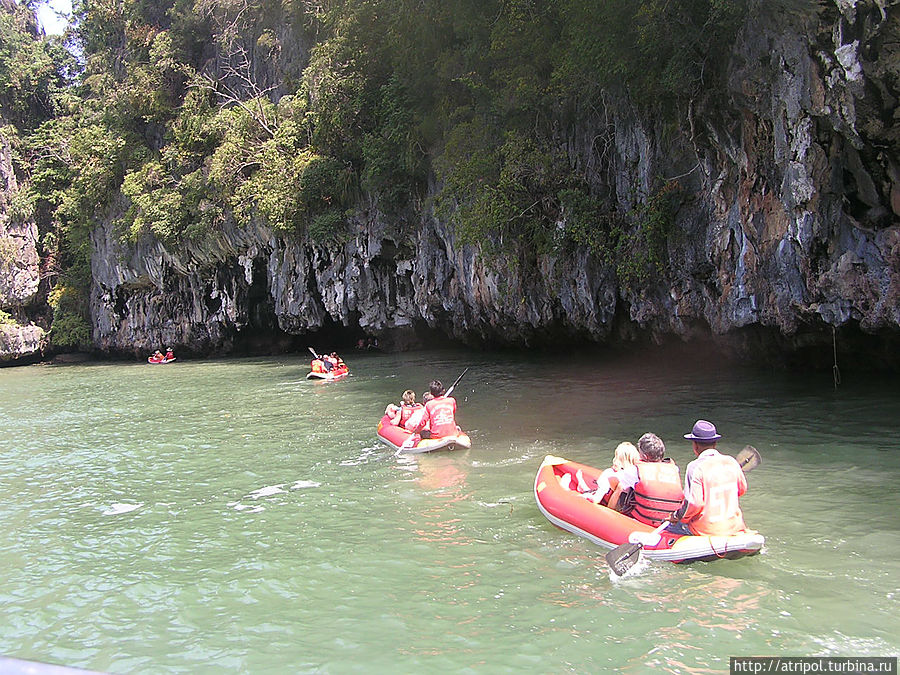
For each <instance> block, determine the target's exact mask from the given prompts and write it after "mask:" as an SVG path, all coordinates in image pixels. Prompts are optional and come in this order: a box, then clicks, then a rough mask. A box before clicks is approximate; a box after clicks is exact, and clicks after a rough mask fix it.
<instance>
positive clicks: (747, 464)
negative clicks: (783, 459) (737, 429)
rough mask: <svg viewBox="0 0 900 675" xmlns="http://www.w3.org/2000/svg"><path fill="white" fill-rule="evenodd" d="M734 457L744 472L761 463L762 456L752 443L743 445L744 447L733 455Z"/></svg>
mask: <svg viewBox="0 0 900 675" xmlns="http://www.w3.org/2000/svg"><path fill="white" fill-rule="evenodd" d="M734 458H735V459H736V460H737V463H738V464H740V465H741V469H743V470H744V473H747V472H748V471H752V470H753V469H755V468H756V467H758V466H759V465H760V464H762V456H760V454H759V450H757V449H756V448H754V447H753V446H752V445H745V446H744V449H743V450H741V451H740V452H739V453H738V454H737V455H735V457H734Z"/></svg>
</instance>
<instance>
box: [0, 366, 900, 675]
mask: <svg viewBox="0 0 900 675" xmlns="http://www.w3.org/2000/svg"><path fill="white" fill-rule="evenodd" d="M345 358H346V360H347V362H348V364H349V366H350V369H351V376H350V377H349V378H347V379H345V380H343V381H340V382H334V383H326V382H311V381H307V380H305V379H304V375H305V373H306V372H307V371H308V365H309V362H308V357H305V356H303V355H297V356H290V357H273V358H265V359H241V360H223V361H196V362H191V361H177V362H175V363H173V364H170V365H166V366H150V365H145V364H87V365H67V366H49V365H42V366H31V367H24V368H14V369H4V370H0V438H2V439H3V450H2V452H0V616H2V622H0V654H2V655H6V656H13V657H18V658H22V659H32V660H36V661H43V662H50V663H58V664H65V665H69V666H76V667H80V668H88V669H94V670H101V671H106V672H112V673H205V672H208V673H213V672H216V673H218V672H248V673H285V672H319V673H348V672H366V673H380V672H384V673H394V672H410V673H412V672H456V673H476V672H477V673H483V672H500V673H503V672H534V673H565V672H575V673H584V672H595V673H596V672H608V671H613V670H619V671H620V672H626V673H644V672H669V673H708V672H723V671H727V669H728V658H729V656H754V655H755V656H760V655H791V656H808V655H831V656H846V655H869V656H887V655H897V654H898V653H900V630H898V628H900V620H898V615H900V612H898V610H900V605H898V585H900V525H898V522H900V521H898V518H900V508H898V507H900V492H898V490H897V487H896V485H897V480H898V478H900V435H898V420H900V397H898V389H897V383H896V381H883V382H880V381H873V380H872V378H863V377H862V376H861V375H859V376H857V375H856V374H855V373H843V375H844V383H843V384H842V385H841V386H840V387H839V388H838V390H837V391H835V388H834V385H833V382H832V380H831V377H830V373H829V374H824V375H821V376H819V375H812V376H804V377H802V378H800V377H797V376H796V375H789V374H786V373H773V374H760V373H752V372H746V371H739V370H735V369H733V368H727V367H721V366H720V365H718V364H714V363H710V362H708V361H698V360H696V359H694V358H691V357H689V356H686V355H679V356H675V357H673V356H671V355H661V356H659V357H658V358H657V357H653V358H648V357H643V358H638V357H632V358H628V359H624V360H615V359H612V358H609V357H606V358H604V357H602V356H576V355H568V356H565V357H561V358H557V359H550V358H548V357H525V356H522V355H508V354H500V355H498V354H487V353H475V354H472V353H464V352H436V353H415V354H406V355H369V354H365V355H355V354H353V353H350V354H346V355H345ZM466 366H472V369H471V370H470V371H469V373H468V374H467V375H466V377H465V379H464V380H463V382H462V383H461V384H460V386H459V387H458V388H457V390H456V392H455V394H456V396H457V398H458V399H459V413H458V421H459V422H460V424H461V425H462V426H463V427H464V428H465V429H466V430H468V431H469V433H470V435H471V437H472V441H473V447H472V449H471V450H468V451H456V452H450V453H435V454H432V455H418V456H413V457H403V456H401V457H397V456H395V455H394V454H393V453H392V452H391V451H390V450H388V449H387V448H386V447H384V446H381V445H379V444H378V443H377V442H376V441H375V435H374V430H375V425H376V423H377V420H378V418H379V417H380V415H381V413H382V411H383V410H384V406H385V405H386V404H387V403H388V402H389V401H391V400H396V399H398V398H399V396H400V393H401V392H402V391H403V390H404V389H405V388H407V387H412V388H413V389H415V390H416V391H417V393H421V391H422V390H423V388H424V386H425V385H426V384H427V382H428V381H429V380H430V379H432V377H438V378H440V379H442V380H444V382H445V383H449V382H452V381H453V379H455V377H456V376H457V375H458V374H459V373H460V372H461V371H462V370H463V368H465V367H466ZM707 370H708V371H711V374H710V375H708V376H707V378H706V380H705V381H703V382H700V381H698V378H697V377H696V376H695V375H693V373H695V372H699V371H707ZM697 417H706V418H708V419H712V420H713V421H715V422H716V423H717V424H718V426H719V429H720V431H721V432H722V433H723V434H724V435H725V436H726V438H725V440H724V441H723V442H722V443H721V444H720V448H721V449H722V450H724V451H731V452H736V451H737V450H739V449H740V448H741V447H743V446H744V445H745V444H747V443H750V444H752V445H754V446H755V447H757V448H758V449H759V451H760V452H761V453H762V456H763V464H762V465H761V466H760V467H759V468H757V469H756V470H755V471H753V472H752V474H750V475H749V476H748V478H749V482H750V489H749V492H748V493H747V495H746V496H745V497H744V498H743V499H742V504H743V507H744V512H745V518H746V520H747V522H748V524H749V525H750V526H752V527H754V528H756V529H758V530H760V531H761V532H763V534H765V535H766V537H767V546H766V548H765V550H764V551H763V553H762V554H761V555H759V556H755V557H751V558H746V559H742V560H738V561H717V562H714V563H700V564H695V565H689V566H685V565H672V564H670V563H659V562H654V563H641V564H640V568H639V569H637V570H636V574H634V575H630V576H628V577H625V578H622V579H618V578H615V577H614V576H612V575H611V574H610V572H609V570H608V568H607V566H606V563H605V560H604V558H603V553H604V551H603V550H602V549H598V548H597V547H595V546H594V545H592V544H591V543H590V542H588V541H586V540H583V539H580V538H577V537H575V536H573V535H571V534H569V533H567V532H564V531H562V530H559V529H557V528H555V527H553V526H552V525H551V524H550V523H549V522H548V521H547V520H546V519H545V518H544V517H543V516H542V515H541V513H540V511H538V509H537V507H536V505H535V503H534V497H533V494H532V483H533V480H534V475H535V472H536V471H537V468H538V466H539V464H540V462H541V460H542V459H543V457H544V456H545V455H546V454H555V455H560V456H563V457H568V458H571V459H575V460H578V461H583V462H586V463H589V464H594V465H602V466H606V465H607V464H608V462H609V461H610V459H611V456H612V450H613V448H614V447H615V445H616V444H617V443H618V442H619V441H621V440H626V439H631V440H635V439H636V438H637V437H638V436H640V435H641V434H642V433H644V432H645V431H654V432H656V433H657V434H659V435H660V436H661V437H662V438H663V439H664V440H665V441H666V443H667V446H668V448H669V454H670V455H671V456H673V457H674V458H675V459H676V461H678V463H679V465H680V466H681V467H682V469H683V467H684V466H685V465H686V464H687V462H688V461H689V460H690V459H691V454H690V447H689V446H688V445H687V443H686V442H685V441H683V440H682V439H681V435H682V434H684V433H685V432H687V431H688V430H689V429H690V427H691V425H692V423H693V422H694V420H695V419H696V418H697Z"/></svg>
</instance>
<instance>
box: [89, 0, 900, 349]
mask: <svg viewBox="0 0 900 675" xmlns="http://www.w3.org/2000/svg"><path fill="white" fill-rule="evenodd" d="M790 4H791V3H778V5H777V6H778V7H779V8H780V9H779V10H778V11H774V10H772V9H771V7H770V6H769V5H767V4H766V3H764V2H758V3H756V4H755V6H754V7H753V8H752V11H751V13H750V18H749V19H748V21H747V23H746V25H745V26H744V27H743V30H742V32H741V35H740V39H739V40H738V42H737V44H735V46H734V51H733V57H732V62H731V64H730V71H729V72H730V78H729V87H728V90H727V91H724V92H720V95H719V96H717V97H716V106H715V108H714V109H710V108H705V109H704V108H697V109H693V108H691V109H689V110H688V111H686V114H685V115H684V116H683V117H684V118H683V119H682V120H681V123H680V124H679V125H678V128H677V129H675V130H674V131H673V129H672V128H671V125H667V126H664V125H663V124H662V123H661V122H659V121H657V120H653V119H647V118H642V117H640V116H638V115H636V114H635V113H634V112H633V109H632V108H631V107H630V106H628V105H625V104H624V102H623V101H613V100H609V101H602V102H598V104H597V106H596V107H595V110H599V111H600V112H599V113H594V114H593V115H586V116H584V117H583V118H582V119H581V120H579V124H578V127H577V128H568V129H563V130H561V131H560V138H559V142H560V144H564V147H566V148H567V151H568V154H569V157H570V161H571V162H572V163H573V165H576V164H577V165H578V166H582V167H588V169H589V173H590V175H591V177H592V181H593V183H594V185H595V186H596V187H597V188H598V189H602V190H603V191H605V192H606V193H608V194H610V195H612V196H613V197H614V199H615V201H616V202H617V204H618V205H619V207H620V209H622V210H627V209H629V208H632V207H634V206H635V203H636V202H638V201H640V200H642V199H646V198H647V197H648V196H649V194H650V186H651V184H652V183H653V179H654V178H656V177H659V176H662V177H664V178H666V179H668V180H671V181H677V183H678V185H679V188H680V189H681V190H682V191H683V193H684V194H687V195H689V198H688V199H686V200H684V201H683V202H682V204H681V206H680V208H679V210H678V212H677V214H676V215H675V220H676V223H675V225H676V226H675V228H674V229H673V233H672V234H670V235H669V236H668V239H667V243H666V246H667V258H668V261H669V267H668V269H667V270H666V271H665V272H664V273H663V274H661V275H660V276H659V278H656V279H651V280H650V281H649V282H646V283H643V284H641V285H639V286H638V285H635V284H623V283H621V281H620V280H619V279H617V277H616V273H615V270H614V269H613V268H612V267H610V265H609V264H604V263H602V262H600V261H598V260H595V259H593V258H592V257H591V256H590V255H589V254H588V253H587V252H586V251H582V252H576V253H575V254H574V255H571V256H565V257H553V256H536V255H533V254H529V253H528V252H527V251H520V252H518V253H513V254H511V255H510V257H509V259H504V260H496V259H495V260H485V259H483V258H482V257H480V256H479V255H477V253H476V251H474V250H473V249H471V248H470V247H468V246H460V245H459V244H458V243H457V241H456V239H455V236H454V232H453V231H452V229H451V228H450V227H449V226H448V225H446V224H445V223H443V222H441V221H440V220H439V219H437V218H436V217H435V216H434V215H433V214H432V213H431V212H430V211H429V210H428V209H427V208H424V207H423V208H421V209H419V210H417V211H415V212H413V213H410V214H409V215H408V217H409V218H410V219H411V220H413V221H414V222H415V223H416V227H415V228H413V229H414V231H415V234H414V235H409V234H408V232H409V231H410V229H409V228H400V227H399V226H398V223H397V222H396V219H393V218H388V217H386V216H384V215H383V214H381V213H379V211H378V209H377V205H376V204H374V203H373V204H365V205H360V207H359V208H358V209H357V212H356V216H355V219H354V225H355V228H354V231H355V233H356V234H355V236H354V237H352V238H351V239H350V240H349V241H346V242H345V243H343V244H341V245H334V246H319V245H314V244H311V243H309V242H301V241H295V240H286V239H284V238H281V237H278V236H275V235H274V234H273V233H272V232H271V231H269V230H268V229H266V228H265V227H263V226H259V225H257V226H255V227H252V228H249V229H239V228H237V227H235V226H234V225H233V224H232V223H229V222H226V224H225V226H224V227H223V228H222V230H221V231H220V232H217V233H215V234H213V235H210V236H209V237H208V238H207V239H206V240H204V241H199V242H194V243H191V244H187V245H185V246H183V247H179V248H177V249H170V248H167V247H166V246H164V245H163V244H162V243H160V242H158V241H155V240H152V239H149V238H145V239H143V240H141V241H140V242H138V244H137V245H135V246H133V247H130V248H128V249H125V248H123V246H122V244H120V243H119V242H118V240H117V238H116V236H115V234H114V233H113V230H112V227H111V226H110V225H103V226H99V227H98V228H97V230H96V231H95V233H94V236H93V244H94V249H93V260H92V263H93V275H94V287H93V292H92V300H91V301H92V314H93V317H94V342H95V346H96V347H97V348H98V349H100V350H104V351H108V352H113V353H123V352H124V353H135V354H145V353H147V351H148V350H152V349H155V348H157V347H159V346H160V345H162V344H164V343H167V344H171V345H172V346H175V347H176V348H178V349H181V350H188V351H191V352H194V353H201V354H206V353H227V352H230V351H232V350H234V349H235V347H236V344H237V343H238V342H240V341H242V340H247V339H248V337H249V336H254V337H259V336H268V338H265V337H263V338H262V339H269V340H272V341H274V340H276V339H277V340H282V341H284V344H285V345H289V344H293V346H297V344H298V343H297V342H294V343H291V342H290V340H291V336H305V335H306V334H309V333H315V332H316V331H319V330H324V331H328V332H329V337H331V338H334V337H335V336H338V335H341V331H342V330H343V331H344V336H345V337H346V338H347V339H351V338H353V337H356V336H359V335H361V334H363V333H368V334H375V335H378V336H379V337H381V338H382V340H383V342H387V343H391V342H393V344H394V346H396V347H404V346H407V345H409V344H414V343H415V342H416V341H417V340H418V339H419V338H420V337H421V336H422V334H423V333H422V331H423V330H426V329H427V330H428V331H432V332H435V333H437V334H443V335H446V336H448V337H450V338H452V339H456V340H459V341H462V342H465V343H470V344H475V343H487V344H506V345H521V346H529V345H538V344H546V343H549V342H550V341H555V340H570V341H571V340H586V341H593V342H610V341H618V340H635V339H644V338H646V339H652V340H655V341H661V340H664V339H666V338H667V337H669V336H672V337H678V338H682V339H691V338H697V337H706V336H713V337H714V338H715V339H716V340H718V341H719V342H721V343H722V344H724V345H727V346H730V347H732V348H736V349H738V350H740V351H742V352H743V353H748V354H749V353H756V354H757V355H765V354H766V353H771V352H776V351H777V352H784V353H792V352H797V351H798V350H801V349H804V348H812V349H813V350H814V351H816V352H817V354H819V355H820V356H819V357H813V358H818V359H819V360H823V359H824V357H821V355H823V354H824V355H827V357H828V358H830V357H831V353H832V352H831V349H832V346H833V343H832V340H833V339H835V336H839V338H840V340H841V341H844V340H847V341H849V340H850V338H851V336H852V338H853V340H854V346H853V348H855V349H862V350H864V351H865V350H870V351H871V350H875V349H882V348H884V349H885V353H886V354H894V353H896V350H895V349H890V348H889V346H890V345H894V344H896V341H897V336H898V335H900V302H898V300H900V297H898V293H900V224H898V223H900V165H898V163H900V152H898V150H900V139H898V135H897V123H896V122H897V120H896V116H897V114H898V112H897V111H898V106H897V99H898V95H900V85H898V69H900V58H898V56H900V55H898V53H897V50H898V37H900V27H898V16H897V3H896V2H891V3H888V2H881V1H874V0H873V1H869V2H854V1H853V0H837V1H836V2H835V3H825V4H824V5H822V6H821V10H820V11H819V12H818V13H816V14H815V15H812V18H810V17H811V15H810V14H809V13H807V12H797V13H791V12H789V11H788V9H786V8H787V7H789V6H790ZM597 139H601V140H603V141H605V142H604V143H598V142H597ZM601 146H602V147H601ZM372 201H373V202H374V198H373V200H372ZM559 227H560V228H565V227H566V223H565V222H561V223H560V224H559ZM833 329H834V330H836V333H833ZM836 341H837V340H836ZM299 344H302V343H299ZM886 345H887V347H886ZM844 348H846V345H845V346H844ZM894 359H895V361H894V364H893V365H895V366H896V365H897V361H896V357H894ZM829 365H830V362H829Z"/></svg>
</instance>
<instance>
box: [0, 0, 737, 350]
mask: <svg viewBox="0 0 900 675" xmlns="http://www.w3.org/2000/svg"><path fill="white" fill-rule="evenodd" d="M4 7H5V5H4ZM15 9H16V11H15V12H10V11H7V10H6V9H4V10H2V11H0V30H2V32H3V42H2V43H0V44H2V45H4V47H3V48H2V49H0V104H2V106H3V116H4V119H5V120H6V122H8V123H12V124H13V125H15V127H16V129H17V130H18V134H19V136H20V137H21V140H20V142H19V144H18V146H17V151H18V153H19V154H18V157H19V162H18V164H17V167H18V170H19V171H20V172H21V173H22V174H23V178H25V179H26V183H27V184H28V185H29V186H30V198H29V199H30V203H31V204H32V205H33V208H34V211H35V213H37V214H38V218H39V220H40V222H41V228H42V232H43V236H44V240H45V241H46V242H47V245H48V246H52V247H54V248H53V255H54V257H55V259H56V260H57V262H58V264H59V265H60V267H61V268H62V270H63V271H64V273H63V275H62V276H61V277H60V279H59V282H58V283H60V284H61V285H63V286H65V288H66V289H67V291H66V293H59V294H58V295H57V296H56V297H57V298H67V297H72V296H71V295H70V294H74V297H78V296H81V297H82V301H80V302H70V301H66V302H58V303H57V311H63V312H64V313H66V312H68V313H69V314H72V313H74V314H78V313H82V316H83V312H84V311H85V308H86V306H87V305H86V302H85V301H84V294H85V292H86V290H87V288H88V287H89V286H88V284H87V280H88V279H87V278H86V275H89V265H88V257H87V256H88V251H89V247H88V242H89V235H90V232H91V230H92V229H93V228H95V227H96V226H97V224H98V223H99V222H101V221H112V222H114V223H116V224H117V225H118V227H119V232H120V233H121V236H122V237H123V238H131V239H136V238H139V237H141V236H143V235H145V234H147V233H152V234H153V235H155V236H156V237H157V238H158V239H160V240H161V241H162V242H164V243H166V244H175V243H177V242H179V241H181V240H183V239H184V238H193V237H202V236H204V234H206V233H208V232H211V231H215V230H216V229H217V228H220V227H222V225H223V224H224V223H226V222H227V221H228V220H229V219H233V220H234V221H235V222H236V223H238V224H246V223H250V222H253V221H256V220H258V221H261V222H263V223H265V224H267V225H268V226H270V227H271V228H273V230H274V231H276V232H277V233H279V234H281V235H282V236H288V237H292V236H300V237H308V238H309V239H310V240H312V241H316V242H322V243H324V242H328V241H340V240H342V239H343V238H344V237H346V236H348V235H349V234H352V230H351V225H350V220H349V218H348V214H349V213H350V212H351V211H352V210H353V208H354V207H355V205H357V204H359V203H361V199H362V196H363V195H366V196H367V198H368V199H369V200H372V201H374V202H375V203H377V205H378V208H379V209H380V210H382V211H384V212H386V213H388V214H400V213H404V212H406V211H407V210H408V209H410V208H411V207H419V206H420V205H421V203H422V199H423V197H425V196H426V193H427V187H428V185H429V182H430V181H435V184H436V185H437V190H436V194H435V203H434V207H435V210H436V212H437V213H438V214H439V215H440V216H441V217H443V218H445V219H446V220H448V221H450V222H452V223H454V224H455V226H456V228H457V232H458V235H459V236H460V237H461V239H462V240H463V241H465V242H469V243H472V244H474V245H477V246H478V247H480V248H481V249H482V250H483V251H486V252H494V251H497V250H506V251H512V250H517V251H519V252H521V251H528V252H531V253H532V254H533V253H539V252H546V251H554V250H555V251H561V250H566V249H568V248H571V247H573V246H586V247H589V248H590V250H591V251H592V252H593V253H594V254H595V255H597V256H598V257H599V258H600V259H602V260H605V261H608V262H613V263H616V261H618V260H620V259H621V256H622V254H623V253H624V252H627V253H628V254H629V259H630V263H629V265H630V267H628V268H625V267H623V266H622V265H621V263H618V265H619V273H620V276H621V278H622V280H623V281H626V282H636V281H638V280H639V279H640V278H641V277H642V275H644V274H646V273H647V272H648V271H652V270H653V269H654V268H655V267H656V266H658V265H659V264H660V259H661V258H660V256H661V251H662V250H663V248H664V245H665V238H666V236H667V228H669V227H670V226H671V222H672V214H673V213H674V212H675V210H676V209H677V195H678V190H677V188H676V186H674V185H669V184H666V183H664V182H660V183H659V184H658V185H655V186H651V189H650V193H649V194H636V195H635V199H634V204H635V206H634V207H633V208H632V209H631V210H630V211H623V210H622V208H621V207H620V206H619V205H617V204H615V203H612V201H611V200H610V199H609V195H608V194H605V193H604V189H603V188H602V187H598V186H597V185H595V184H591V183H590V182H589V180H588V177H587V176H586V175H585V174H584V172H583V169H582V168H581V167H580V166H579V165H578V163H577V162H576V161H574V160H573V157H572V156H571V152H570V148H568V147H567V142H568V140H569V139H568V138H567V137H566V134H567V133H569V132H567V131H562V130H563V129H571V128H573V127H574V126H575V121H576V120H577V119H578V118H579V117H580V116H583V115H585V114H587V112H588V111H590V110H591V109H592V108H596V107H597V106H601V107H602V105H603V100H604V96H605V92H616V93H617V94H619V95H623V96H627V97H628V98H629V99H630V100H631V101H632V102H633V104H634V105H635V106H638V107H639V108H641V109H642V110H643V111H644V114H646V115H647V116H649V117H657V118H665V117H666V116H668V115H679V114H680V111H683V110H686V109H687V107H688V104H689V103H693V104H697V103H699V102H700V100H701V99H702V98H703V97H704V96H706V95H707V94H706V92H710V91H714V90H716V88H717V87H721V78H722V77H723V76H724V69H725V66H726V56H727V53H728V49H729V46H730V45H731V44H732V42H733V40H734V37H735V34H736V31H737V29H738V26H739V25H740V23H741V21H742V19H743V17H744V13H745V12H746V2H745V0H688V1H686V2H680V3H670V2H661V1H659V0H612V1H610V2H602V3H598V2H595V1H594V0H560V1H559V2H555V3H544V2H536V1H534V0H477V1H475V0H451V1H449V2H448V1H447V0H417V1H416V2H411V1H410V0H330V1H329V2H327V3H318V4H316V3H305V2H300V1H299V0H225V1H224V2H223V1H213V0H157V1H154V2H147V1H145V0H119V1H118V2H114V3H113V2H108V1H107V0H76V2H75V3H74V18H73V24H72V26H71V28H70V34H69V36H68V39H69V41H70V45H71V46H73V47H74V49H73V53H75V54H77V55H78V59H79V63H78V64H77V66H76V64H74V63H73V62H72V59H71V57H70V56H69V55H68V53H67V52H65V51H64V50H63V49H62V47H61V45H60V44H59V43H58V42H55V41H48V40H44V39H41V38H40V37H39V36H37V35H36V34H34V32H33V31H32V32H30V33H29V30H28V29H27V28H26V27H25V26H24V24H22V22H21V20H18V21H19V22H18V23H16V21H17V20H16V19H15V17H19V16H20V15H23V14H27V13H28V10H26V9H25V8H24V7H21V6H17V7H16V8H15ZM67 78H69V79H68V80H67ZM23 91H26V92H27V94H23V93H22V92H23ZM407 221H408V219H407ZM60 308H62V309H60ZM68 333H70V334H72V335H74V336H76V337H75V338H73V339H76V340H77V339H81V338H82V337H83V334H82V333H80V332H79V330H78V327H77V326H76V328H75V329H73V330H71V331H68Z"/></svg>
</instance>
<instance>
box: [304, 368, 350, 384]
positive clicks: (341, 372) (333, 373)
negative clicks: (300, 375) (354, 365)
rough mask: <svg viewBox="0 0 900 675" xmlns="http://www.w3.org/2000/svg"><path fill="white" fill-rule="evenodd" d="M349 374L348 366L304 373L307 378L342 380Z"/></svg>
mask: <svg viewBox="0 0 900 675" xmlns="http://www.w3.org/2000/svg"><path fill="white" fill-rule="evenodd" d="M349 374H350V369H349V368H334V369H332V370H330V371H328V372H316V371H314V370H313V371H310V372H309V373H307V374H306V379H307V380H328V381H333V380H342V379H343V378H345V377H347V375H349Z"/></svg>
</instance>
